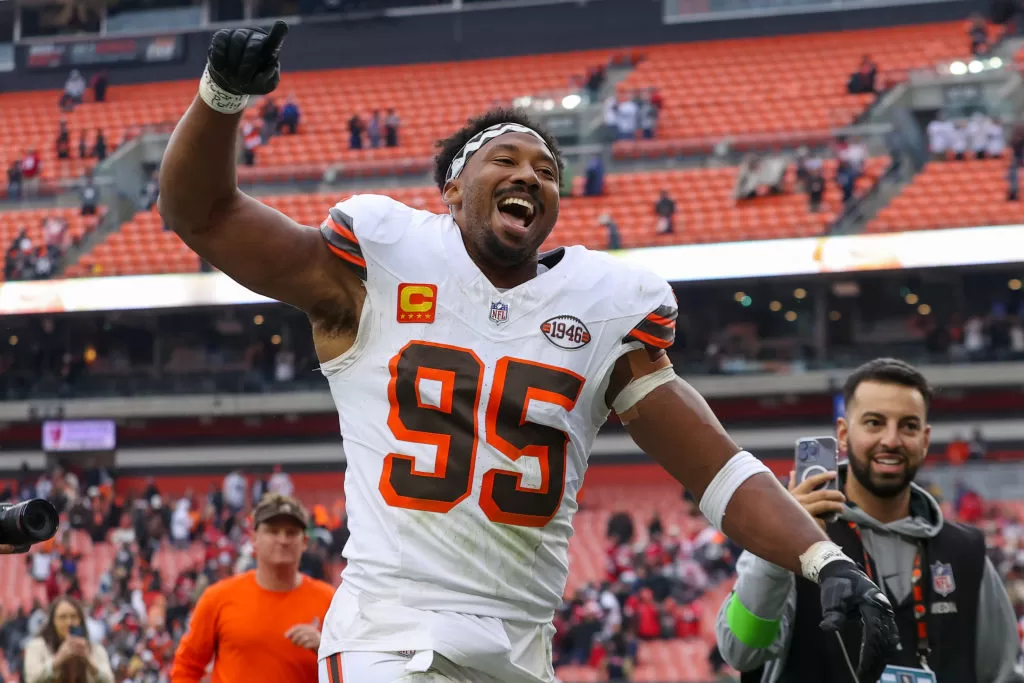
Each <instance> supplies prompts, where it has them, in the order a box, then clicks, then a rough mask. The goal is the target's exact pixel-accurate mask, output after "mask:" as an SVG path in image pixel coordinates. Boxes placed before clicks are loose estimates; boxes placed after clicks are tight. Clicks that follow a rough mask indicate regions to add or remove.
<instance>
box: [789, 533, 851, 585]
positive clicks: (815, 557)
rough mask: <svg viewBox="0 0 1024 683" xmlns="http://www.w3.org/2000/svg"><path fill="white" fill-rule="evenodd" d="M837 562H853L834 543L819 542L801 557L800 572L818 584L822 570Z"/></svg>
mask: <svg viewBox="0 0 1024 683" xmlns="http://www.w3.org/2000/svg"><path fill="white" fill-rule="evenodd" d="M837 560H845V561H847V562H853V560H851V559H850V558H849V557H847V556H846V554H845V553H844V552H843V549H842V548H840V547H839V546H838V545H836V544H835V543H833V542H832V541H818V542H817V543H815V544H814V545H812V546H811V547H810V548H808V549H807V550H806V551H804V554H803V555H801V556H800V571H801V573H803V575H804V578H806V579H809V580H811V581H814V582H815V583H817V582H818V574H820V573H821V568H822V567H824V566H825V565H826V564H828V563H829V562H835V561H837Z"/></svg>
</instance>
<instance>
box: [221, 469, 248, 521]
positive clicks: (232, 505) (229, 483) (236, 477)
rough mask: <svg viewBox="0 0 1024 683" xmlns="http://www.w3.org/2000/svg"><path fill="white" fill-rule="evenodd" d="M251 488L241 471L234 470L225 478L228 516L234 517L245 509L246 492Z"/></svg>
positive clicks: (225, 502)
mask: <svg viewBox="0 0 1024 683" xmlns="http://www.w3.org/2000/svg"><path fill="white" fill-rule="evenodd" d="M248 488H249V484H248V482H246V480H245V475H244V474H242V471H241V470H232V471H231V472H228V474H227V476H225V477H224V487H223V490H224V505H225V506H226V507H227V512H228V515H231V516H234V515H236V514H238V513H239V512H240V511H241V509H242V508H243V507H245V492H246V489H248Z"/></svg>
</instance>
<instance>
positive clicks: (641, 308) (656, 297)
mask: <svg viewBox="0 0 1024 683" xmlns="http://www.w3.org/2000/svg"><path fill="white" fill-rule="evenodd" d="M581 260H583V262H584V263H583V267H582V268H579V269H577V272H579V273H580V274H581V278H580V282H579V283H578V284H579V288H580V289H586V290H590V291H592V292H593V295H592V297H591V299H592V300H593V302H594V304H595V305H599V306H600V307H601V309H602V310H603V312H604V316H605V317H606V318H608V319H611V318H630V317H636V316H639V317H643V316H645V315H647V314H648V313H650V312H651V311H652V310H654V309H655V308H657V307H658V306H660V305H662V304H664V303H666V302H671V304H672V306H673V307H674V306H675V296H674V295H673V293H672V288H671V287H670V286H669V284H668V282H666V281H665V280H664V279H663V278H661V277H659V276H658V275H656V274H654V273H653V272H652V271H650V270H648V269H647V268H644V267H642V266H638V265H636V264H634V263H630V262H627V261H623V260H621V259H619V258H616V257H614V256H611V255H609V254H607V253H605V252H601V251H591V250H589V249H584V250H582V254H581Z"/></svg>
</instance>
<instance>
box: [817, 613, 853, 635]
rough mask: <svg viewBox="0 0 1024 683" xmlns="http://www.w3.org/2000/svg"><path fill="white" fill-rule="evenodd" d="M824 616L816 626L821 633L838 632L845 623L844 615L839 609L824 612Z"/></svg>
mask: <svg viewBox="0 0 1024 683" xmlns="http://www.w3.org/2000/svg"><path fill="white" fill-rule="evenodd" d="M824 616H825V618H824V619H822V620H821V623H820V624H819V625H818V626H819V628H821V630H822V631H838V630H839V629H840V628H841V627H842V626H843V624H845V623H846V615H845V614H844V613H843V611H842V610H839V609H827V610H824Z"/></svg>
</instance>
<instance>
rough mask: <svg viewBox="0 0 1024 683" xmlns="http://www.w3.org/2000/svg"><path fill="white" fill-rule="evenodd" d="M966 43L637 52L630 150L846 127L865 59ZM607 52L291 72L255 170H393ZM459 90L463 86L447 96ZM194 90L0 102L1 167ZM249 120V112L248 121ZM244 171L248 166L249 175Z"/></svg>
mask: <svg viewBox="0 0 1024 683" xmlns="http://www.w3.org/2000/svg"><path fill="white" fill-rule="evenodd" d="M966 47H967V42H966V38H965V36H964V34H963V27H962V26H961V25H960V24H957V23H950V24H932V25H924V26H909V27H899V28H888V29H879V30H872V31H853V32H845V33H836V34H818V35H809V36H793V37H784V38H758V39H747V40H728V41H715V42H701V43H692V44H684V45H665V46H656V47H651V48H644V49H643V50H642V51H641V52H642V53H643V54H645V55H646V57H647V59H646V61H643V62H641V63H640V65H639V67H638V68H637V69H636V71H635V72H634V73H632V74H631V75H630V76H629V77H628V78H627V79H626V80H625V81H624V82H623V83H621V84H620V86H619V87H620V89H621V90H622V91H623V92H631V91H632V90H634V89H637V88H643V87H647V86H657V87H659V88H660V89H661V90H662V92H663V96H664V99H665V104H666V106H665V111H664V114H663V118H662V122H661V130H660V131H659V138H660V139H659V140H656V141H651V142H644V143H632V144H636V145H641V146H643V145H658V144H662V143H663V141H665V140H674V139H684V138H699V137H707V136H720V135H722V134H724V133H733V134H742V133H771V134H778V133H783V132H787V131H789V132H792V131H820V130H822V129H828V128H830V127H832V126H834V125H837V124H846V123H849V122H850V120H851V119H852V118H853V117H854V116H856V115H857V114H858V113H859V112H861V111H862V110H863V109H864V107H865V106H866V105H867V104H868V103H869V102H870V96H866V95H858V96H854V95H847V94H846V92H845V84H846V79H847V77H848V75H849V73H850V72H852V71H853V69H854V68H856V66H857V61H858V59H859V58H860V56H861V55H862V54H865V53H868V54H871V55H872V56H873V57H874V58H875V60H876V61H877V62H878V64H879V67H880V69H881V71H882V72H883V73H887V74H890V75H895V76H897V77H898V76H899V74H900V73H902V70H905V69H909V68H912V67H922V66H930V65H931V64H933V63H934V62H935V61H937V60H939V59H941V58H950V57H955V56H957V55H960V54H962V53H963V52H964V51H965V50H966ZM612 54H613V51H610V50H604V51H587V52H572V53H560V54H551V55H534V56H529V57H516V58H509V59H490V60H479V61H469V62H458V63H448V64H420V65H406V66H387V67H372V68H361V69H339V70H333V71H317V72H299V73H287V72H286V74H285V76H284V78H283V79H282V84H281V88H280V89H279V91H278V95H279V96H280V97H284V96H286V95H288V94H294V95H295V97H296V99H297V101H298V103H299V105H300V109H301V112H302V123H301V127H300V134H299V135H295V136H280V137H276V138H274V139H273V140H272V142H271V144H269V145H267V146H266V147H264V148H261V149H260V150H259V151H258V154H257V164H258V168H268V169H272V168H282V167H289V166H303V165H305V166H309V165H310V164H311V163H316V162H319V163H324V162H355V163H356V164H360V163H368V162H369V163H371V165H376V166H377V167H380V166H383V167H385V168H387V167H391V166H392V165H394V164H399V162H400V160H405V161H408V160H409V159H410V158H417V157H427V156H429V155H430V154H431V151H432V145H433V142H434V141H435V140H436V139H438V138H440V137H443V136H445V135H447V134H449V133H450V132H451V131H452V130H453V129H454V128H455V127H457V126H458V125H460V124H461V123H462V122H463V121H464V120H465V119H466V118H467V117H469V116H471V115H473V114H476V113H479V112H480V111H482V110H484V109H486V108H488V107H489V106H491V105H493V104H494V103H495V102H508V101H510V100H511V99H512V98H515V97H519V96H522V95H531V94H540V93H544V92H549V93H550V92H558V91H564V90H565V89H566V88H568V87H569V84H570V79H572V78H573V77H578V76H582V75H583V74H584V73H585V72H586V71H587V70H588V69H589V68H591V67H593V66H595V65H597V64H601V63H604V62H606V61H607V60H608V58H609V57H610V56H611V55H612ZM509 74H514V78H509ZM453 83H456V84H458V87H457V88H452V87H451V84H453ZM195 92H196V82H195V81H177V82H172V83H151V84H147V85H133V86H120V85H117V83H116V82H115V83H114V84H113V86H112V87H111V89H110V91H109V92H108V99H107V102H105V103H103V104H95V103H89V102H87V103H85V104H83V105H80V106H78V107H76V108H75V110H74V111H73V112H70V113H67V114H65V113H62V112H61V111H60V110H59V109H58V107H57V100H58V97H59V93H57V92H56V91H52V90H49V91H42V92H28V93H5V94H0V111H3V112H4V122H5V124H6V125H5V126H4V128H3V130H0V167H2V168H6V167H7V165H9V164H10V162H11V161H12V160H13V159H15V158H20V157H21V155H22V154H23V153H24V151H25V149H26V148H28V147H35V148H36V149H37V150H39V152H40V154H41V155H42V157H43V176H44V178H45V179H48V180H51V181H52V180H55V179H61V178H68V177H77V176H79V175H81V173H82V172H83V171H84V169H85V168H86V167H87V166H89V165H91V162H90V161H89V160H85V161H83V160H80V159H73V160H67V161H58V160H57V159H56V153H55V150H54V141H55V139H56V133H57V128H58V122H59V121H60V119H61V118H62V117H65V118H67V121H68V127H69V129H70V131H71V143H72V147H73V148H76V147H77V143H78V136H79V132H80V131H82V130H85V131H87V132H88V135H89V137H88V139H89V141H90V142H91V140H92V138H93V136H94V135H95V132H96V130H97V129H103V131H104V134H105V136H106V138H107V143H108V146H109V147H110V148H111V149H113V148H116V146H117V145H118V144H120V143H121V141H123V140H124V139H125V138H126V137H130V136H132V135H134V134H136V133H137V132H139V130H141V129H142V128H144V127H157V128H159V127H163V128H164V129H166V128H168V127H169V126H170V125H172V124H173V123H174V122H175V121H177V120H178V118H179V117H180V116H181V114H182V113H183V112H184V111H185V109H186V107H187V106H188V104H189V102H190V101H191V100H192V98H193V97H194V96H195ZM438 93H444V96H443V97H439V96H438ZM388 107H394V108H395V109H396V110H397V113H398V114H399V116H400V117H401V120H402V127H401V134H400V138H401V140H400V141H401V146H400V147H399V148H397V149H377V150H355V151H353V150H350V149H349V148H348V128H347V122H348V119H349V117H350V116H351V115H352V114H354V113H359V114H362V115H363V116H366V115H367V114H368V113H369V112H370V111H372V110H374V109H387V108H388ZM257 110H258V106H257V107H254V108H253V109H252V110H251V111H252V114H251V115H253V116H256V115H257ZM620 145H621V143H620ZM399 165H400V164H399ZM247 172H248V171H247V170H246V169H243V174H242V175H243V177H245V174H246V173H247Z"/></svg>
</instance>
